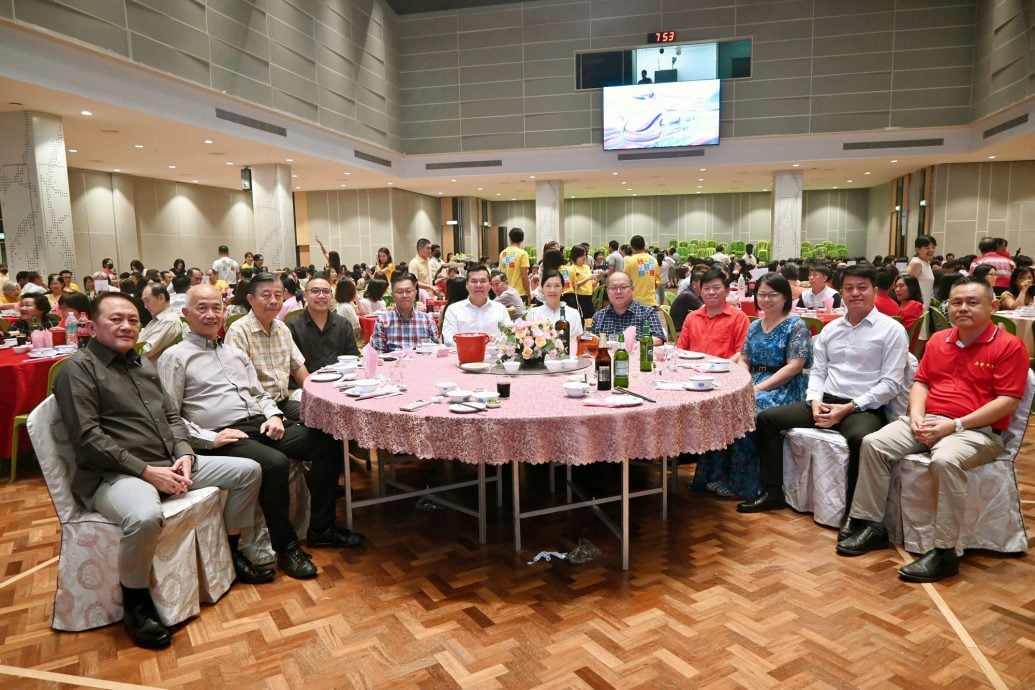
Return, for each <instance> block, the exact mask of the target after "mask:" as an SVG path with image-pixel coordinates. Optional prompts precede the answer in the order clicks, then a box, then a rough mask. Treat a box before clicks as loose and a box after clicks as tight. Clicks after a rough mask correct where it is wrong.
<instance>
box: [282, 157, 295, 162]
mask: <svg viewBox="0 0 1035 690" xmlns="http://www.w3.org/2000/svg"><path fill="white" fill-rule="evenodd" d="M284 162H285V163H294V162H295V159H294V158H285V159H284Z"/></svg>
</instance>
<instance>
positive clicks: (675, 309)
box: [669, 271, 705, 337]
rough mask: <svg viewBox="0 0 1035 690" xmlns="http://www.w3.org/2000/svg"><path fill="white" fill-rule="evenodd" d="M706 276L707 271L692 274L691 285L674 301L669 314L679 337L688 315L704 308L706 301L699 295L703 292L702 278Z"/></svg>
mask: <svg viewBox="0 0 1035 690" xmlns="http://www.w3.org/2000/svg"><path fill="white" fill-rule="evenodd" d="M704 274H705V271H694V272H693V273H691V274H690V285H689V286H687V288H686V289H685V290H683V291H682V292H680V293H679V294H678V295H676V298H675V299H674V300H672V309H671V310H670V312H669V314H670V315H671V316H672V325H674V326H675V327H676V334H677V337H678V334H679V333H680V332H681V331H682V330H683V321H684V320H685V319H686V315H687V314H689V313H690V312H692V311H697V310H698V309H700V308H701V307H703V306H704V301H703V300H702V299H701V296H700V294H699V293H700V291H701V276H703V275H704Z"/></svg>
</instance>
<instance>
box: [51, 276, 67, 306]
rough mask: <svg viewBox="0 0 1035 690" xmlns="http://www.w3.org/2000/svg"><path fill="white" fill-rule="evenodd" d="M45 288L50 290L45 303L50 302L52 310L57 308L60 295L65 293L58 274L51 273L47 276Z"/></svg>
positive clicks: (63, 282)
mask: <svg viewBox="0 0 1035 690" xmlns="http://www.w3.org/2000/svg"><path fill="white" fill-rule="evenodd" d="M47 287H48V288H50V292H48V293H47V301H48V302H50V308H51V309H54V308H55V307H57V303H58V300H59V299H61V295H63V294H64V293H65V281H63V280H61V276H60V275H59V274H57V273H51V274H50V275H49V276H47Z"/></svg>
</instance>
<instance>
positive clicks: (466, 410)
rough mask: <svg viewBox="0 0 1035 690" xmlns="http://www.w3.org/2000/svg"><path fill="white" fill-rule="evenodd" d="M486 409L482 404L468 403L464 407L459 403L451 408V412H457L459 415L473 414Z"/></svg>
mask: <svg viewBox="0 0 1035 690" xmlns="http://www.w3.org/2000/svg"><path fill="white" fill-rule="evenodd" d="M484 409H485V405H484V404H483V403H480V402H466V403H464V404H463V405H460V404H459V403H457V404H453V405H450V406H449V411H450V412H456V413H457V414H471V413H474V412H481V411H482V410H484Z"/></svg>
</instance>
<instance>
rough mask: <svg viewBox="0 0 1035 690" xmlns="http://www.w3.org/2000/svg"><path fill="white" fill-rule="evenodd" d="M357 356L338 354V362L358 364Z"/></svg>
mask: <svg viewBox="0 0 1035 690" xmlns="http://www.w3.org/2000/svg"><path fill="white" fill-rule="evenodd" d="M358 363H359V357H357V356H356V355H338V364H353V365H355V364H358Z"/></svg>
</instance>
